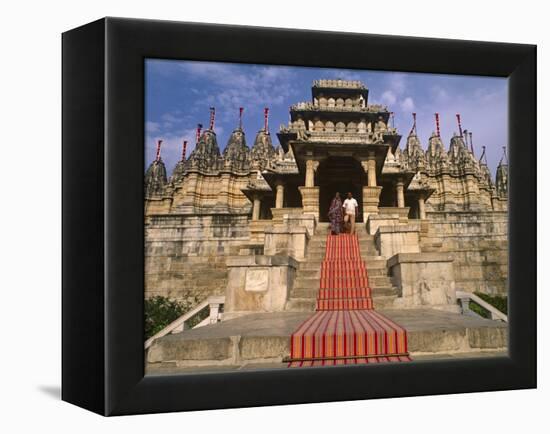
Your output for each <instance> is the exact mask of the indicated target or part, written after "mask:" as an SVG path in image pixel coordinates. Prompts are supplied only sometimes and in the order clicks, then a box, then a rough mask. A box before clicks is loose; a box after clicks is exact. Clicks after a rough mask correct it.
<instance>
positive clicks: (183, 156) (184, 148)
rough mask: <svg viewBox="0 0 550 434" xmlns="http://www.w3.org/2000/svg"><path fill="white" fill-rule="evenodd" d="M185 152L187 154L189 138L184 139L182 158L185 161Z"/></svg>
mask: <svg viewBox="0 0 550 434" xmlns="http://www.w3.org/2000/svg"><path fill="white" fill-rule="evenodd" d="M185 154H187V140H184V141H183V149H182V151H181V160H182V161H185Z"/></svg>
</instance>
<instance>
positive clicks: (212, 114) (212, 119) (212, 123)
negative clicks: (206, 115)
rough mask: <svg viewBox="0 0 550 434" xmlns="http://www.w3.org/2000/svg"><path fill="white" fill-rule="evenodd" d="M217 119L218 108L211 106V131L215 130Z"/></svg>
mask: <svg viewBox="0 0 550 434" xmlns="http://www.w3.org/2000/svg"><path fill="white" fill-rule="evenodd" d="M215 120H216V108H215V107H210V131H214V121H215Z"/></svg>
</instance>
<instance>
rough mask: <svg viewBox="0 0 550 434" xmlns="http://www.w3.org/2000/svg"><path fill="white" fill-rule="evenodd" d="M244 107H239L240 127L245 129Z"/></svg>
mask: <svg viewBox="0 0 550 434" xmlns="http://www.w3.org/2000/svg"><path fill="white" fill-rule="evenodd" d="M243 111H244V108H243V107H239V129H241V130H242V129H243Z"/></svg>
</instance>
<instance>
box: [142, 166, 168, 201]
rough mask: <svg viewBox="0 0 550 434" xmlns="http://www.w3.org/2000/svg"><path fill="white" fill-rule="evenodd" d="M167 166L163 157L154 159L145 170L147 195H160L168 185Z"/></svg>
mask: <svg viewBox="0 0 550 434" xmlns="http://www.w3.org/2000/svg"><path fill="white" fill-rule="evenodd" d="M166 182H167V179H166V166H165V165H164V162H163V161H162V159H161V158H159V159H158V160H155V161H153V162H152V163H151V164H150V166H149V167H148V168H147V171H146V172H145V194H146V196H152V195H159V194H162V192H163V191H164V187H165V185H166Z"/></svg>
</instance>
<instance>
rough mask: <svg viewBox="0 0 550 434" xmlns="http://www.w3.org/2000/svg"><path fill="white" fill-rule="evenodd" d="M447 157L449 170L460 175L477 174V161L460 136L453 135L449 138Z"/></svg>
mask: <svg viewBox="0 0 550 434" xmlns="http://www.w3.org/2000/svg"><path fill="white" fill-rule="evenodd" d="M448 157H449V162H450V163H451V169H452V170H453V171H454V172H457V173H458V174H462V173H464V171H470V172H472V171H474V172H478V170H479V166H478V162H477V160H476V159H475V157H474V155H473V154H472V152H471V151H470V150H469V149H468V147H467V146H466V143H465V142H464V138H463V136H461V135H457V134H456V133H455V134H454V135H453V137H452V138H451V145H450V147H449V153H448Z"/></svg>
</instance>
